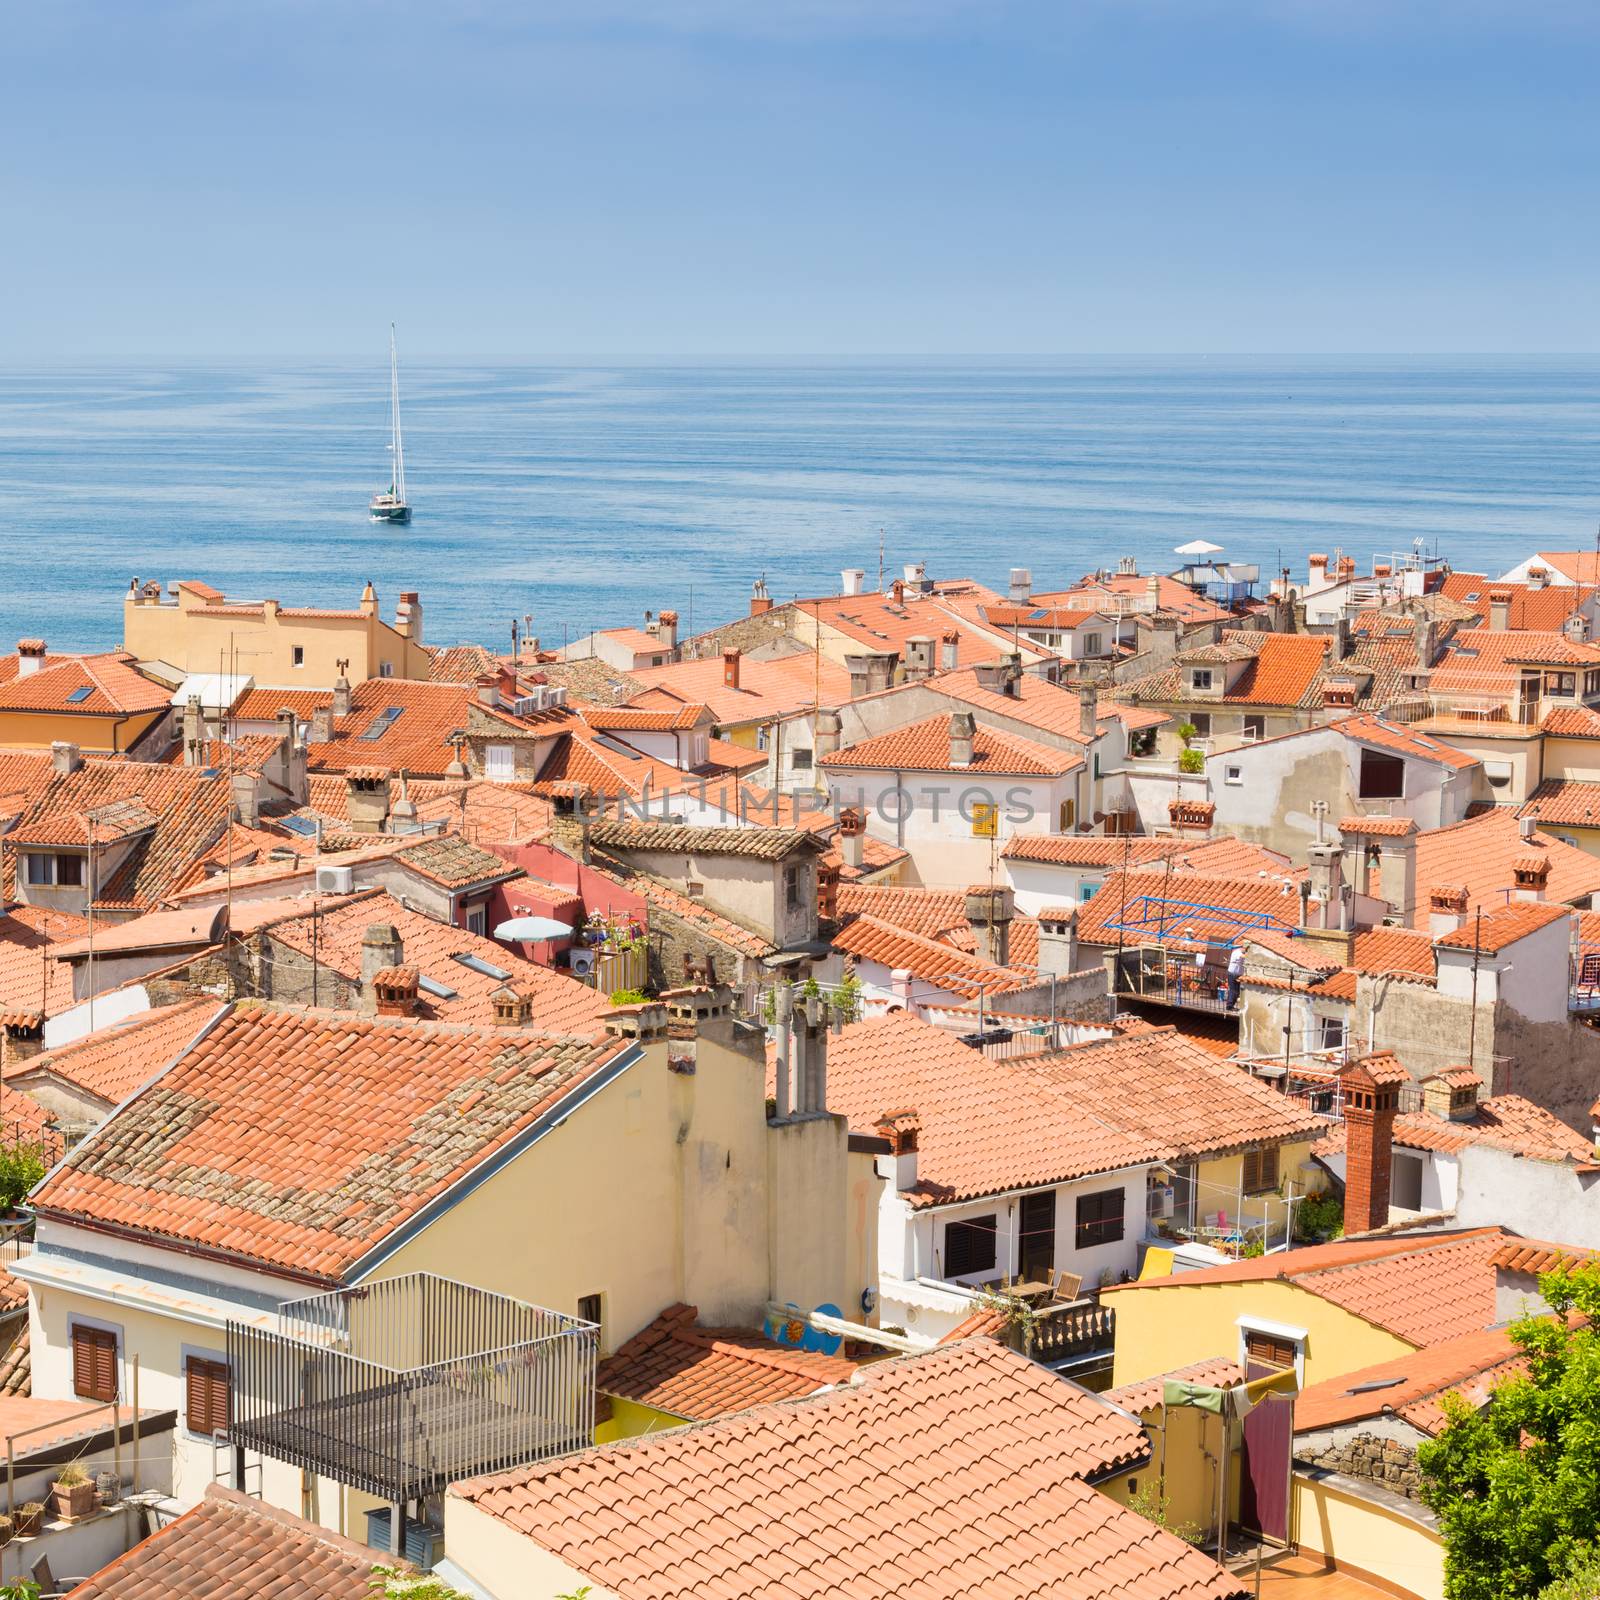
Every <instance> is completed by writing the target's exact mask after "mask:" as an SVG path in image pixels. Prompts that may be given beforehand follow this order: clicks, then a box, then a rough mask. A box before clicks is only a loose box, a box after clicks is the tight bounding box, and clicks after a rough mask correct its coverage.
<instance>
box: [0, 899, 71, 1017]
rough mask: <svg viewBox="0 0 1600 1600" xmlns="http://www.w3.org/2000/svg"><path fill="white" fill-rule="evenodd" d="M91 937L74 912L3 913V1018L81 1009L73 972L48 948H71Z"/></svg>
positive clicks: (24, 909)
mask: <svg viewBox="0 0 1600 1600" xmlns="http://www.w3.org/2000/svg"><path fill="white" fill-rule="evenodd" d="M88 931H89V924H88V921H87V919H85V918H83V917H76V916H74V915H73V914H72V913H71V912H70V911H47V910H45V909H44V908H43V907H40V906H12V907H11V909H10V910H9V911H0V1012H15V1011H37V1012H38V1013H39V1014H40V1015H41V1016H45V1017H53V1016H55V1015H56V1014H57V1013H58V1012H62V1011H70V1010H71V1009H72V1007H73V1006H74V1005H75V1004H76V1003H77V1001H76V999H75V997H74V995H73V992H72V968H71V967H69V966H68V965H67V964H66V963H65V962H62V961H53V960H50V959H48V958H47V956H46V947H47V946H48V947H54V946H56V945H60V944H67V943H69V942H70V941H72V940H73V939H77V938H79V937H81V936H82V935H83V934H85V933H87V932H88Z"/></svg>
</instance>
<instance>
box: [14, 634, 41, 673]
mask: <svg viewBox="0 0 1600 1600" xmlns="http://www.w3.org/2000/svg"><path fill="white" fill-rule="evenodd" d="M43 665H44V640H43V639H19V640H17V676H18V677H19V678H28V677H32V675H33V674H34V673H36V672H37V671H38V670H39V668H40V667H42V666H43Z"/></svg>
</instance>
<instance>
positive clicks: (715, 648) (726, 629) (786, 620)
mask: <svg viewBox="0 0 1600 1600" xmlns="http://www.w3.org/2000/svg"><path fill="white" fill-rule="evenodd" d="M807 621H808V622H809V621H810V618H809V617H808V618H807ZM794 624H795V608H794V606H793V605H792V604H790V605H775V606H774V607H773V608H772V609H771V610H770V611H768V612H765V613H763V614H762V615H761V616H758V617H736V618H735V619H734V620H733V621H732V622H725V623H724V624H723V625H722V626H721V627H720V628H712V629H710V630H709V631H707V632H705V633H701V634H697V635H696V636H695V637H694V638H693V639H686V640H684V642H683V644H682V645H681V646H680V647H679V650H678V655H679V657H680V658H681V659H682V660H684V661H703V660H705V659H706V657H708V656H720V655H721V654H722V652H723V651H724V650H743V651H744V652H745V653H746V654H753V653H754V652H755V651H757V650H759V649H760V648H761V647H762V646H763V645H769V644H771V643H772V641H773V640H774V639H780V638H782V637H784V635H786V634H791V633H793V632H794V631H795V626H794ZM807 637H808V638H809V637H810V635H809V634H807Z"/></svg>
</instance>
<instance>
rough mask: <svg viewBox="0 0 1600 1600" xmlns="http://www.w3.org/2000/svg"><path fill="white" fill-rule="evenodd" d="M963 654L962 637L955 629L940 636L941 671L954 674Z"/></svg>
mask: <svg viewBox="0 0 1600 1600" xmlns="http://www.w3.org/2000/svg"><path fill="white" fill-rule="evenodd" d="M960 654H961V635H960V633H959V632H958V631H956V630H955V629H954V628H951V629H947V630H946V631H945V632H944V633H941V634H940V635H939V670H940V671H941V672H954V671H955V670H956V662H957V660H958V659H959V657H960Z"/></svg>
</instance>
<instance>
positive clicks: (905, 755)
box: [819, 716, 1083, 777]
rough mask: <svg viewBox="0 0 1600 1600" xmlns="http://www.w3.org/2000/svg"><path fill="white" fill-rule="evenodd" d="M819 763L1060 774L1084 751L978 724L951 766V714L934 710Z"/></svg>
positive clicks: (1076, 765) (1079, 763) (1023, 774)
mask: <svg viewBox="0 0 1600 1600" xmlns="http://www.w3.org/2000/svg"><path fill="white" fill-rule="evenodd" d="M819 765H821V766H824V767H828V768H830V769H832V768H839V769H869V770H872V771H898V772H971V773H973V774H974V775H975V776H977V777H982V776H984V775H985V774H987V773H995V774H1003V775H1004V776H1006V777H1012V776H1015V777H1059V776H1061V775H1062V774H1063V773H1067V772H1074V771H1076V770H1077V769H1078V768H1079V767H1081V766H1082V765H1083V757H1082V756H1081V755H1079V754H1077V753H1076V752H1074V753H1072V754H1069V753H1068V752H1066V751H1065V750H1053V749H1051V748H1049V747H1048V746H1046V745H1042V744H1036V743H1035V742H1034V741H1033V740H1032V739H1024V738H1021V737H1019V736H1018V735H1016V734H1011V733H1001V732H999V731H998V730H997V729H995V728H986V727H984V726H982V725H981V724H980V725H979V726H978V727H976V728H975V730H974V732H973V740H972V761H971V763H970V765H968V766H964V767H955V766H952V765H951V763H950V718H949V717H948V716H935V717H927V718H924V720H923V721H921V722H912V723H908V724H907V725H906V726H905V727H903V728H896V729H895V730H894V731H893V732H891V733H880V734H878V735H877V736H876V737H875V738H871V739H863V740H861V741H860V742H859V743H857V744H852V745H847V746H846V747H845V748H844V749H843V750H836V751H835V752H834V753H833V754H832V755H826V756H823V757H822V758H821V761H820V763H819Z"/></svg>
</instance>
